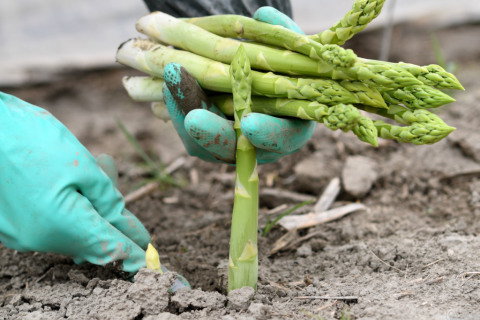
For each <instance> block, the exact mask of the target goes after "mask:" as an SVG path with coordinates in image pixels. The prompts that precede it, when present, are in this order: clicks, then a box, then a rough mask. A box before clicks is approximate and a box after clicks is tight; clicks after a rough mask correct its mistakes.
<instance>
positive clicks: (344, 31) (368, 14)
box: [310, 0, 385, 45]
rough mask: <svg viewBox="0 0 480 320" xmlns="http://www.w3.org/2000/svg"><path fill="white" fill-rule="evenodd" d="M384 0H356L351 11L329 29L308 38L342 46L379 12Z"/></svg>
mask: <svg viewBox="0 0 480 320" xmlns="http://www.w3.org/2000/svg"><path fill="white" fill-rule="evenodd" d="M384 3H385V0H356V1H355V2H354V3H353V6H352V9H351V10H350V11H349V12H348V13H347V14H346V15H345V16H344V17H343V18H342V19H341V20H340V21H339V22H337V23H336V24H335V25H333V26H332V27H331V28H330V29H328V30H325V31H322V32H320V33H318V34H315V35H312V36H310V39H312V40H315V41H317V42H320V43H322V44H338V45H342V44H344V43H345V42H346V41H347V40H349V39H350V38H352V37H353V36H354V35H355V34H357V33H359V32H360V31H362V30H363V29H365V27H366V26H367V25H368V24H369V23H370V22H371V21H372V20H373V19H375V18H376V17H377V16H378V15H379V14H380V12H381V10H382V7H383V4H384Z"/></svg>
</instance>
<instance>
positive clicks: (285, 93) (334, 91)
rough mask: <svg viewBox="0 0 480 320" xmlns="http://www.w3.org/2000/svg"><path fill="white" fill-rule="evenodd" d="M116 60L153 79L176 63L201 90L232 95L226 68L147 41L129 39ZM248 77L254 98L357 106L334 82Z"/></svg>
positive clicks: (259, 74) (259, 75)
mask: <svg viewBox="0 0 480 320" xmlns="http://www.w3.org/2000/svg"><path fill="white" fill-rule="evenodd" d="M117 60H118V61H119V62H120V63H122V64H125V65H128V66H130V67H132V68H135V69H138V70H140V71H143V72H146V73H148V74H150V75H152V76H154V77H162V76H163V69H164V67H165V66H166V65H167V64H169V63H171V62H177V63H179V64H180V65H182V66H184V67H185V68H186V69H187V70H188V71H189V72H190V73H191V74H192V75H193V77H194V78H195V79H197V81H198V82H199V84H200V85H201V86H202V88H204V89H207V90H213V91H220V92H232V85H231V83H230V81H229V77H230V71H229V66H228V65H225V64H223V63H221V62H217V61H213V60H210V59H208V58H204V57H201V56H198V55H196V54H193V53H190V52H186V51H180V50H175V49H172V48H169V47H166V46H163V45H160V44H158V43H155V42H152V41H150V40H146V39H131V40H129V41H127V42H124V43H123V44H122V45H121V46H120V47H119V49H118V51H117ZM251 73H252V79H253V80H252V93H253V94H258V95H264V96H268V97H278V98H292V99H308V100H315V101H318V102H320V103H326V104H338V103H359V102H360V101H359V99H358V98H357V97H356V96H355V95H354V94H352V93H351V92H350V91H348V90H347V89H345V88H344V87H342V86H341V85H340V84H339V83H338V82H336V81H334V80H329V79H307V78H290V77H286V76H279V75H276V74H273V73H262V72H258V71H253V70H252V71H251Z"/></svg>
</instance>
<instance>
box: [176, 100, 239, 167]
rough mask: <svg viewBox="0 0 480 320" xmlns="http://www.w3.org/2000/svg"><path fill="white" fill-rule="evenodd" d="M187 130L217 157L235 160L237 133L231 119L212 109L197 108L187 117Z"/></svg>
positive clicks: (223, 159)
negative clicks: (219, 114)
mask: <svg viewBox="0 0 480 320" xmlns="http://www.w3.org/2000/svg"><path fill="white" fill-rule="evenodd" d="M185 130H186V131H187V133H188V134H189V135H190V136H191V137H192V138H193V139H194V140H195V141H196V142H197V143H198V144H199V145H200V146H201V147H203V148H204V149H205V150H207V151H208V152H210V153H211V154H213V156H214V157H215V158H216V159H219V160H222V161H225V162H227V163H233V162H234V161H235V146H236V135H235V131H234V129H233V125H232V123H231V121H229V120H227V119H224V118H222V117H220V116H218V115H216V114H214V113H212V112H210V111H207V110H202V109H196V110H192V111H190V112H189V113H188V115H187V116H186V117H185Z"/></svg>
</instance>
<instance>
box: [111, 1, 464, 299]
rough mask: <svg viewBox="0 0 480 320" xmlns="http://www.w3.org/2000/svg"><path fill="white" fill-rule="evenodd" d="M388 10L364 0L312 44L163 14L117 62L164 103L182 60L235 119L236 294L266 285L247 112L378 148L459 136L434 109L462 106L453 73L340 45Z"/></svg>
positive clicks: (256, 27) (262, 28) (274, 31)
mask: <svg viewBox="0 0 480 320" xmlns="http://www.w3.org/2000/svg"><path fill="white" fill-rule="evenodd" d="M384 2H385V0H355V1H354V3H353V6H352V9H351V10H350V11H349V12H348V13H347V14H346V15H345V16H344V17H343V18H342V19H341V20H340V21H339V22H338V23H336V24H335V25H333V26H332V27H331V28H329V29H328V30H324V31H322V32H320V33H318V34H315V35H310V36H308V35H307V36H305V35H300V34H297V33H295V32H293V31H291V30H288V29H286V28H283V27H281V26H273V25H270V24H267V23H263V22H259V21H256V20H254V19H250V18H247V17H242V16H237V15H215V16H208V17H199V18H192V19H176V18H174V17H171V16H169V15H167V14H165V13H162V12H155V13H151V14H149V15H147V16H144V17H142V18H141V19H139V21H138V22H137V24H136V27H137V30H138V31H139V32H141V33H142V34H144V35H145V36H146V38H136V39H130V40H128V41H126V42H124V43H123V44H122V45H121V46H120V47H119V49H118V51H117V56H116V57H117V61H118V62H120V63H121V64H124V65H126V66H129V67H132V68H134V69H137V70H140V71H142V72H144V73H145V74H146V75H144V76H142V77H129V78H124V80H123V83H124V87H125V89H126V90H127V92H128V94H129V96H130V97H131V98H132V99H133V100H137V101H151V102H160V101H161V100H162V99H163V97H162V94H161V92H162V89H161V88H162V85H163V71H164V67H165V66H166V65H167V64H169V63H172V62H175V63H178V64H180V65H182V66H183V67H184V68H185V69H187V70H188V72H189V73H190V74H191V75H192V76H193V77H194V78H195V79H196V80H197V82H198V83H199V84H200V86H201V87H202V88H203V89H205V90H209V91H211V92H215V94H214V95H212V96H211V97H210V98H211V100H212V102H213V103H214V104H215V105H216V106H217V107H218V108H220V109H221V110H222V112H224V113H225V115H227V116H231V117H233V118H234V119H235V130H236V133H237V150H236V152H237V154H236V157H237V158H236V182H235V200H234V209H233V217H232V230H231V239H230V256H229V283H228V290H229V291H230V290H233V289H237V288H241V287H243V286H251V287H253V288H256V284H257V268H258V267H257V263H258V248H257V232H258V230H257V225H258V222H257V219H258V217H257V213H258V175H257V172H256V162H255V148H254V147H252V145H251V144H250V143H249V142H248V140H247V139H246V138H245V137H244V136H243V135H242V133H241V130H240V129H239V120H240V119H241V117H242V116H244V115H245V114H246V113H248V112H260V113H265V114H270V115H274V116H279V117H294V118H299V119H305V120H311V121H316V122H319V123H321V124H323V125H325V126H326V127H328V128H329V129H331V130H338V129H340V130H342V131H344V132H349V131H350V132H352V133H353V134H355V135H356V136H357V137H358V139H359V140H360V141H363V142H366V143H369V144H371V145H373V146H377V145H378V138H382V139H391V140H396V141H397V142H402V143H413V144H419V145H421V144H432V143H436V142H438V141H440V140H442V139H443V138H445V137H446V136H448V135H449V134H450V133H451V132H452V131H453V130H455V128H453V127H451V126H449V125H447V124H446V123H445V122H444V121H443V120H442V119H441V118H440V117H439V116H438V115H436V114H434V113H432V112H431V111H429V109H431V108H438V107H439V106H442V105H445V104H448V103H451V102H453V101H454V99H453V98H452V97H450V96H449V95H448V94H447V92H449V91H445V89H459V90H463V87H462V85H461V84H460V82H459V81H458V80H457V78H456V77H455V76H454V75H453V74H452V73H450V72H447V71H446V70H445V69H444V68H442V67H441V66H439V65H435V64H431V65H426V66H419V65H415V64H411V63H404V62H398V63H393V62H386V61H381V60H372V59H365V58H362V57H358V56H357V55H356V54H355V53H354V52H353V51H352V50H349V49H348V50H347V49H344V48H342V47H341V45H342V44H344V43H345V42H346V41H348V40H349V39H350V38H352V37H353V36H355V34H356V33H358V32H360V31H361V30H363V29H364V28H365V27H366V26H367V25H368V23H369V22H370V21H372V20H373V19H374V18H375V17H377V16H378V15H379V14H380V11H381V9H382V7H383V4H384ZM239 39H240V40H239ZM244 39H246V40H250V41H242V40H244ZM161 108H162V104H161V103H157V104H155V107H154V108H153V110H154V113H155V114H156V115H158V116H159V117H160V116H161V117H162V118H163V117H164V114H165V113H164V112H163V111H162V110H161ZM368 114H375V115H377V117H378V116H380V117H383V118H385V119H386V121H383V120H372V119H371V118H369V117H368ZM267 232H268V231H267Z"/></svg>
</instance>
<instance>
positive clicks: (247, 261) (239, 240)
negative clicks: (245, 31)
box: [228, 46, 258, 291]
mask: <svg viewBox="0 0 480 320" xmlns="http://www.w3.org/2000/svg"><path fill="white" fill-rule="evenodd" d="M252 80H253V76H252V73H251V71H250V63H249V61H248V57H247V55H246V52H245V49H244V48H243V46H240V47H239V49H238V52H237V54H236V55H235V57H234V59H233V61H232V65H231V67H230V81H231V83H232V91H233V101H234V109H235V110H234V111H235V124H234V128H235V131H236V133H237V151H236V178H235V197H234V204H233V216H232V227H231V228H232V229H231V235H230V255H229V267H228V291H231V290H235V289H239V288H242V287H244V286H249V287H252V288H254V289H257V277H258V250H257V228H258V174H257V160H256V154H255V147H253V145H252V144H251V143H250V141H248V139H247V138H246V137H245V136H244V135H243V134H242V131H241V129H240V121H241V119H242V117H244V116H245V115H246V114H247V113H249V112H250V111H251V84H252Z"/></svg>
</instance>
